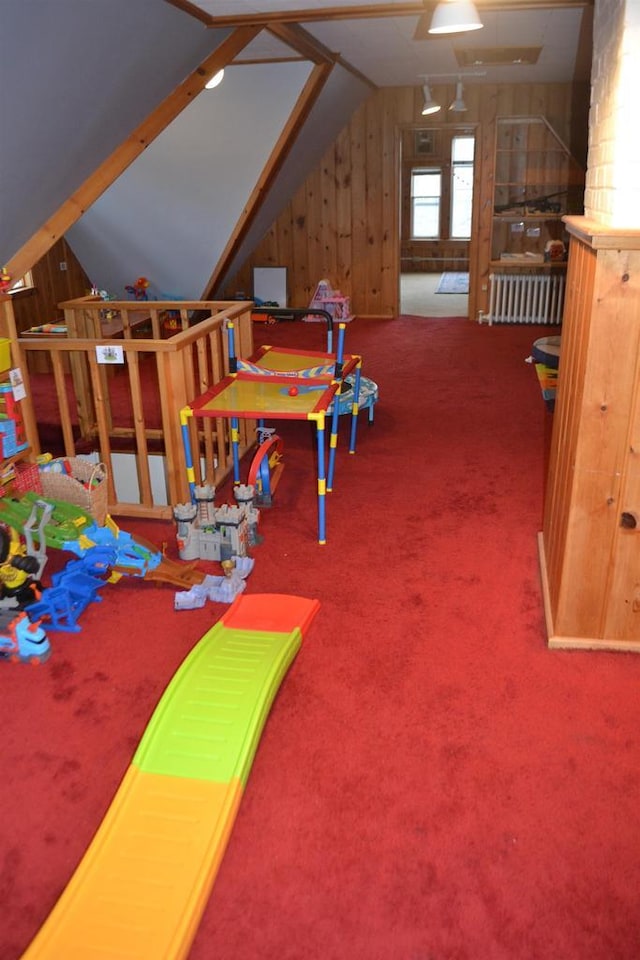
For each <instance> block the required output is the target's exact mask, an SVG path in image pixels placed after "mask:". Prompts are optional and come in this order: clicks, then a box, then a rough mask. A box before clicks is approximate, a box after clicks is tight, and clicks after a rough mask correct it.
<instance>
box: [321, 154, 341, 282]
mask: <svg viewBox="0 0 640 960" xmlns="http://www.w3.org/2000/svg"><path fill="white" fill-rule="evenodd" d="M319 190H320V196H319V198H318V199H319V203H320V238H319V239H320V246H321V248H322V259H323V262H324V263H329V262H331V263H333V264H334V265H335V269H336V271H337V263H338V261H337V223H336V174H335V151H334V150H326V151H325V154H324V157H323V158H322V163H321V165H320V181H319ZM335 283H336V285H337V286H340V283H341V281H340V277H339V275H338V274H337V272H336V279H335Z"/></svg>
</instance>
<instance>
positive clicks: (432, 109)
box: [422, 82, 440, 117]
mask: <svg viewBox="0 0 640 960" xmlns="http://www.w3.org/2000/svg"><path fill="white" fill-rule="evenodd" d="M422 92H423V94H424V106H423V108H422V116H423V117H426V116H428V115H429V114H430V113H437V112H438V110H440V104H439V103H436V101H435V100H434V99H433V97H432V96H431V88H430V86H429V83H428V82H427V83H425V85H424V86H423V88H422Z"/></svg>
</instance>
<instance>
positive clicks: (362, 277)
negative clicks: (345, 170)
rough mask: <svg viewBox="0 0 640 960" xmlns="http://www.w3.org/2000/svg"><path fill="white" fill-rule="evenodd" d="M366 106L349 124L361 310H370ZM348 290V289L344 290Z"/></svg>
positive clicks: (355, 277) (354, 280)
mask: <svg viewBox="0 0 640 960" xmlns="http://www.w3.org/2000/svg"><path fill="white" fill-rule="evenodd" d="M366 136H367V109H366V104H363V105H361V106H360V107H359V108H358V110H356V112H355V114H354V115H353V117H352V120H351V123H350V124H349V141H350V142H349V150H350V154H351V284H350V287H351V297H352V302H353V304H354V309H356V311H357V312H358V313H368V312H369V302H368V300H367V294H366V291H367V266H366V258H367V257H368V255H369V250H368V249H367V218H368V210H367V190H366V179H365V175H366ZM343 292H346V291H343Z"/></svg>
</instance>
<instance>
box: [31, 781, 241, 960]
mask: <svg viewBox="0 0 640 960" xmlns="http://www.w3.org/2000/svg"><path fill="white" fill-rule="evenodd" d="M241 796H242V787H241V784H240V782H239V781H238V780H235V781H234V782H233V783H215V782H212V781H207V780H193V779H185V778H177V777H165V776H161V775H156V774H150V773H142V772H141V771H139V770H138V769H137V768H136V767H133V766H132V767H129V769H128V771H127V773H126V775H125V777H124V780H123V782H122V784H121V786H120V789H119V790H118V792H117V794H116V796H115V798H114V800H113V803H112V805H111V807H110V808H109V810H108V811H107V814H106V816H105V818H104V820H103V822H102V824H101V826H100V828H99V830H98V832H97V834H96V836H95V837H94V839H93V841H92V843H91V845H90V846H89V849H88V850H87V852H86V854H85V855H84V857H83V859H82V861H81V863H80V865H79V867H78V869H77V870H76V872H75V874H74V875H73V877H72V879H71V881H70V882H69V884H68V886H67V887H66V889H65V891H64V893H63V894H62V896H61V898H60V899H59V900H58V902H57V904H56V906H55V908H54V911H53V913H52V914H51V915H50V917H49V919H48V921H47V922H46V923H45V924H44V926H43V927H42V929H41V930H40V932H39V934H38V935H37V936H36V938H35V940H34V941H33V942H32V944H31V946H30V947H29V949H28V950H27V952H26V953H25V954H24V958H25V960H26V958H29V960H32V958H36V957H38V958H39V957H50V958H54V957H55V958H57V960H133V958H142V957H145V958H149V960H151V958H154V960H160V958H164V957H184V956H186V954H187V952H188V949H189V946H190V945H191V942H192V941H193V937H194V936H195V932H196V930H197V926H198V922H199V920H200V917H201V915H202V911H203V909H204V906H205V904H206V902H207V899H208V897H209V894H210V892H211V887H212V886H213V882H214V880H215V877H216V874H217V872H218V868H219V866H220V863H221V861H222V857H223V855H224V850H225V848H226V845H227V841H228V838H229V835H230V833H231V829H232V826H233V822H234V820H235V816H236V812H237V809H238V807H239V805H240V799H241Z"/></svg>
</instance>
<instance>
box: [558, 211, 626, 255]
mask: <svg viewBox="0 0 640 960" xmlns="http://www.w3.org/2000/svg"><path fill="white" fill-rule="evenodd" d="M562 219H563V221H564V223H565V225H566V227H567V230H568V232H569V233H570V234H571V235H572V236H574V237H576V238H577V239H578V240H582V242H583V243H586V244H587V246H589V247H591V248H592V249H593V250H619V249H620V248H623V249H624V250H640V229H637V228H636V229H633V228H631V227H611V226H607V225H606V224H603V223H602V222H600V221H598V220H590V219H589V218H588V217H572V216H567V217H563V218H562Z"/></svg>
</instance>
